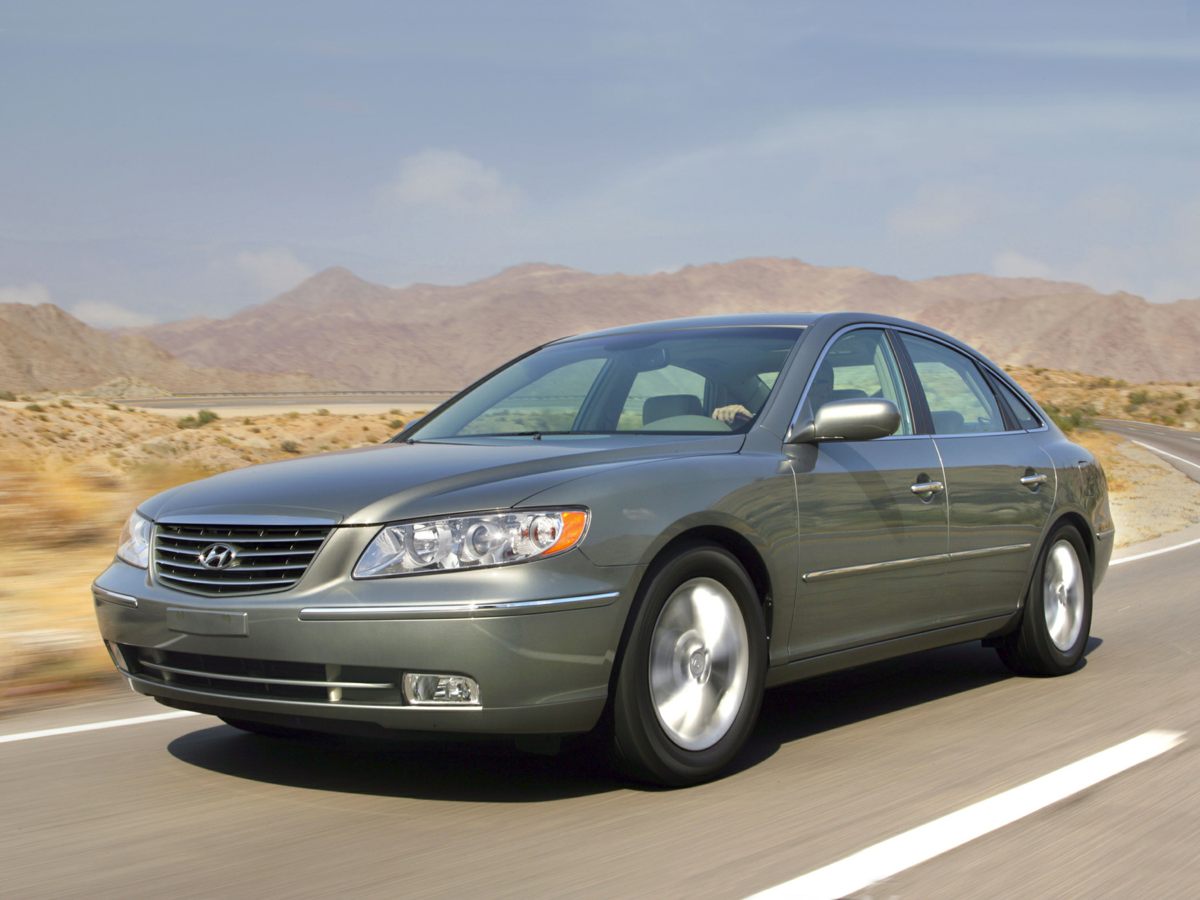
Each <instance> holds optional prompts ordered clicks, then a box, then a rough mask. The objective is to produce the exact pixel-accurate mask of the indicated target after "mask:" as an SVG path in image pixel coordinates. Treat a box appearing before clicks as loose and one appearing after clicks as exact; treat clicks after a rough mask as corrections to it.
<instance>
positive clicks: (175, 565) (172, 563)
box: [158, 554, 308, 572]
mask: <svg viewBox="0 0 1200 900" xmlns="http://www.w3.org/2000/svg"><path fill="white" fill-rule="evenodd" d="M192 555H193V556H195V554H192ZM158 564H159V565H160V566H169V567H170V568H172V569H193V570H195V571H197V572H210V571H212V570H211V569H209V568H207V567H205V566H202V565H200V563H185V562H179V561H178V560H174V559H172V560H166V559H160V560H159V561H158ZM307 567H308V560H305V561H304V562H300V563H292V564H291V565H290V566H246V565H238V566H234V567H233V568H232V569H227V570H226V571H228V572H286V571H288V570H289V569H305V568H307Z"/></svg>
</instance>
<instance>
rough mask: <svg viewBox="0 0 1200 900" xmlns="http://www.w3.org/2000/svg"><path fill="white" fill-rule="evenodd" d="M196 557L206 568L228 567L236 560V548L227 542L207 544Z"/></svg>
mask: <svg viewBox="0 0 1200 900" xmlns="http://www.w3.org/2000/svg"><path fill="white" fill-rule="evenodd" d="M196 559H197V560H199V562H200V565H202V566H204V568H206V569H228V568H229V567H230V566H232V565H233V564H234V562H235V561H236V560H237V548H236V547H231V546H229V545H228V544H209V545H208V546H207V547H205V548H204V549H203V550H201V551H200V553H199V555H198V556H197V557H196Z"/></svg>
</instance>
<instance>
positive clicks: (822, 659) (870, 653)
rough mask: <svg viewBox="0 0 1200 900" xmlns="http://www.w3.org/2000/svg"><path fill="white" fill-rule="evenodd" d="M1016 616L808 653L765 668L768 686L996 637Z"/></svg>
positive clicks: (1009, 627) (983, 620)
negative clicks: (819, 653) (816, 653)
mask: <svg viewBox="0 0 1200 900" xmlns="http://www.w3.org/2000/svg"><path fill="white" fill-rule="evenodd" d="M1019 615H1020V613H1019V612H1018V613H1017V614H1016V615H1006V616H995V617H993V618H990V619H981V620H980V621H978V622H967V623H964V624H962V625H951V626H948V627H946V628H938V629H935V630H933V631H922V632H921V633H920V634H910V635H905V636H904V637H900V638H892V639H891V640H888V641H879V642H878V643H875V644H865V645H863V646H861V647H852V648H850V649H849V650H836V651H834V652H832V653H822V654H821V655H820V656H810V657H807V658H805V659H797V660H793V661H792V662H789V663H784V664H783V665H779V666H772V667H771V668H770V669H768V670H767V687H775V686H776V685H780V684H789V683H791V682H793V681H801V680H803V679H805V678H813V677H815V676H817V675H826V674H828V673H829V672H836V671H839V670H841V669H850V668H853V667H854V666H865V665H867V664H868V663H874V662H880V661H882V660H885V659H892V658H893V657H896V656H905V655H906V654H909V653H919V652H920V651H922V650H933V649H934V648H936V647H947V646H950V645H951V644H961V643H964V642H966V641H979V640H987V639H989V638H994V637H998V636H1000V635H1002V634H1004V633H1006V632H1007V631H1009V630H1011V628H1012V625H1013V622H1014V620H1015V619H1016V618H1018V617H1019Z"/></svg>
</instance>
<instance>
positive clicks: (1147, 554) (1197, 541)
mask: <svg viewBox="0 0 1200 900" xmlns="http://www.w3.org/2000/svg"><path fill="white" fill-rule="evenodd" d="M1197 544H1200V538H1196V539H1195V540H1194V541H1184V542H1183V543H1182V544H1174V545H1172V546H1170V547H1163V548H1162V549H1161V550H1147V551H1146V552H1145V553H1135V554H1134V555H1133V556H1126V557H1123V558H1121V559H1114V560H1113V561H1112V562H1110V563H1109V564H1108V567H1109V568H1110V569H1111V568H1112V567H1113V566H1119V565H1122V564H1123V563H1127V562H1136V561H1137V560H1139V559H1149V558H1150V557H1151V556H1161V555H1162V554H1164V553H1173V552H1175V551H1176V550H1182V549H1183V548H1184V547H1194V546H1196V545H1197Z"/></svg>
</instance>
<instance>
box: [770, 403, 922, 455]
mask: <svg viewBox="0 0 1200 900" xmlns="http://www.w3.org/2000/svg"><path fill="white" fill-rule="evenodd" d="M899 427H900V410H898V409H897V408H896V404H895V403H893V402H892V401H891V400H881V399H878V398H864V399H856V400H831V401H830V402H829V403H825V404H822V405H821V407H820V408H819V409H818V410H817V413H816V415H815V416H813V417H812V418H811V419H808V420H807V421H805V420H801V421H800V422H797V423H796V424H795V425H794V426H792V429H791V431H790V432H789V434H788V437H787V441H786V442H787V443H789V444H815V443H817V442H819V441H870V440H874V439H875V438H881V437H887V436H888V435H889V434H895V433H896V429H897V428H899Z"/></svg>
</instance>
